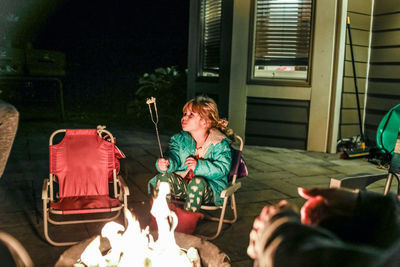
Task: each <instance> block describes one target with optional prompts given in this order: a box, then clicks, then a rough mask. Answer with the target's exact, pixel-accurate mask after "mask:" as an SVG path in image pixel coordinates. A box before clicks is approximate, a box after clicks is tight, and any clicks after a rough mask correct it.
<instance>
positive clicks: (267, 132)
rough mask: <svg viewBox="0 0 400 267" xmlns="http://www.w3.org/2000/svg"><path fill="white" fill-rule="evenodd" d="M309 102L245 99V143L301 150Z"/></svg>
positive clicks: (305, 138) (304, 145)
mask: <svg viewBox="0 0 400 267" xmlns="http://www.w3.org/2000/svg"><path fill="white" fill-rule="evenodd" d="M308 117H309V102H308V101H295V100H283V99H266V98H256V97H248V98H247V112H246V131H245V134H246V144H248V145H262V146H275V147H287V148H299V149H305V148H306V146H307V130H308Z"/></svg>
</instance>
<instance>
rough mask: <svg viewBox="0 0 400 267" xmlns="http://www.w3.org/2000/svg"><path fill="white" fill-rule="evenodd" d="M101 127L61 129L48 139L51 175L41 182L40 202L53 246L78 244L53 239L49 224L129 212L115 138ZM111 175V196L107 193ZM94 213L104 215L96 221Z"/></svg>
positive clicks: (74, 222) (45, 228)
mask: <svg viewBox="0 0 400 267" xmlns="http://www.w3.org/2000/svg"><path fill="white" fill-rule="evenodd" d="M103 128H104V127H98V129H97V130H96V129H68V130H65V129H63V130H57V131H55V132H53V134H52V135H51V136H50V141H49V144H50V147H49V156H50V159H49V160H50V162H49V165H50V168H49V169H50V172H49V178H48V179H47V178H46V179H45V180H44V182H43V188H42V200H43V220H44V235H45V237H46V239H47V241H48V242H49V243H50V244H52V245H55V246H68V245H73V244H76V243H77V241H76V242H57V241H54V240H52V239H51V238H50V236H49V233H48V223H51V224H55V225H65V224H78V223H91V222H104V221H111V220H114V219H116V218H117V217H118V216H119V215H120V213H121V210H124V214H125V211H126V210H127V209H128V203H127V197H128V195H129V189H128V187H127V186H126V183H125V182H124V181H123V179H122V177H121V176H120V175H118V176H117V171H116V167H117V163H116V162H117V159H116V157H115V151H116V149H117V148H116V147H115V143H114V137H113V136H112V134H111V133H110V132H109V131H107V130H105V129H103ZM60 133H65V136H64V137H63V139H62V140H61V142H59V143H57V144H53V139H54V137H55V136H56V135H58V134H60ZM103 133H106V134H107V135H108V136H109V138H110V141H106V140H104V139H103V138H102V136H103ZM110 174H111V175H112V181H111V183H110V185H111V184H112V189H113V194H110V193H109V176H110ZM56 183H58V192H56V191H57V190H56V188H55V187H56V186H55V185H56ZM94 213H95V214H101V215H104V216H100V218H99V216H98V215H96V216H93V214H94ZM76 214H79V216H77V215H76ZM76 217H78V219H77V218H76ZM90 217H95V218H90Z"/></svg>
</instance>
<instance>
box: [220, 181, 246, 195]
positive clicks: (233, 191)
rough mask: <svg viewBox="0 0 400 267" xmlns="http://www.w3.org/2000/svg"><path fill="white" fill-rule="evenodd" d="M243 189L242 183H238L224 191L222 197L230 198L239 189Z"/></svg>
mask: <svg viewBox="0 0 400 267" xmlns="http://www.w3.org/2000/svg"><path fill="white" fill-rule="evenodd" d="M241 187H242V183H241V182H236V183H234V184H232V185H230V186H228V188H227V189H225V190H223V191H222V192H221V197H222V198H225V197H230V196H232V195H233V194H234V193H235V192H236V191H238V190H239V188H241Z"/></svg>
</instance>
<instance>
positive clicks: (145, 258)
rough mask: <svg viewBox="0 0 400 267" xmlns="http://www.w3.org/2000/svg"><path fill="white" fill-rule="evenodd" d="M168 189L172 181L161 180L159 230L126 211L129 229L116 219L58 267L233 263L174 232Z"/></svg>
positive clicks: (157, 209) (207, 246) (69, 251)
mask: <svg viewBox="0 0 400 267" xmlns="http://www.w3.org/2000/svg"><path fill="white" fill-rule="evenodd" d="M168 192H169V186H168V184H167V183H161V185H160V189H159V192H158V197H157V198H155V199H154V202H153V206H152V209H151V214H152V215H153V216H154V217H155V219H156V221H157V226H158V232H152V233H150V232H149V230H148V227H147V228H146V229H144V230H143V229H141V228H140V225H139V222H138V221H137V220H136V218H135V217H134V216H133V215H132V214H131V213H129V211H126V213H125V218H126V219H127V222H128V225H127V228H126V229H125V227H124V226H122V225H120V224H117V223H115V222H109V223H107V224H106V225H105V226H104V227H103V229H102V231H101V237H100V236H96V237H94V238H91V239H88V240H85V241H83V242H80V243H78V244H77V245H75V246H72V247H71V248H69V249H67V250H66V251H65V252H64V253H63V254H62V255H61V256H60V258H59V260H58V261H57V263H56V265H55V266H57V267H59V266H74V267H84V266H101V267H103V266H104V267H105V266H120V267H121V266H122V267H131V266H152V267H157V266H182V267H183V266H185V267H186V266H193V267H200V266H230V263H229V258H228V256H227V255H226V254H225V253H223V252H221V251H220V250H219V248H218V247H216V246H215V245H213V244H212V243H210V242H207V241H205V240H203V239H201V238H199V237H195V236H192V235H187V234H183V233H174V230H175V228H176V226H177V224H178V218H177V216H176V214H175V213H173V212H171V211H170V210H169V208H168V205H167V201H166V195H167V193H168ZM155 235H157V237H156V236H155Z"/></svg>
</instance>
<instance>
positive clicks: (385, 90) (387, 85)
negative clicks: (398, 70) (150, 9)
mask: <svg viewBox="0 0 400 267" xmlns="http://www.w3.org/2000/svg"><path fill="white" fill-rule="evenodd" d="M399 87H400V85H399V83H393V82H380V81H377V82H374V81H373V80H370V81H369V83H368V94H374V95H376V94H381V95H398V94H400V88H399Z"/></svg>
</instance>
